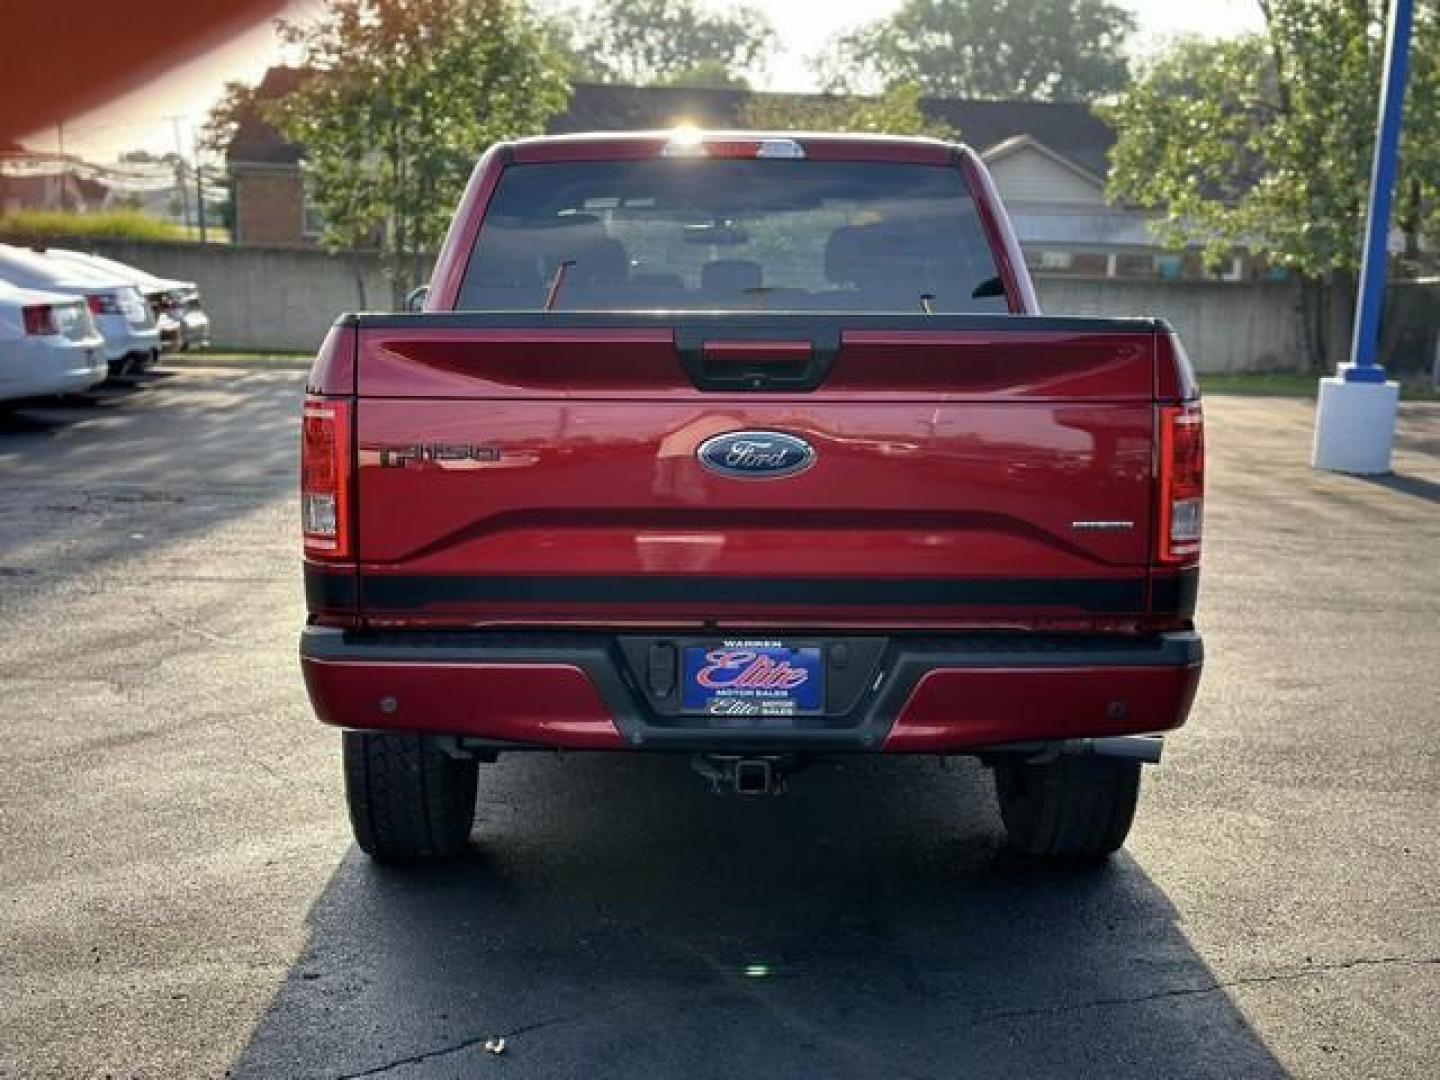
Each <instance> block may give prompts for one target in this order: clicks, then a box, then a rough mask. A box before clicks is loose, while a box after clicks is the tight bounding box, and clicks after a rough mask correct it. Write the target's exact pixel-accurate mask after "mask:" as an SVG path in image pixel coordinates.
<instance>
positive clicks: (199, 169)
mask: <svg viewBox="0 0 1440 1080" xmlns="http://www.w3.org/2000/svg"><path fill="white" fill-rule="evenodd" d="M190 147H191V151H192V153H193V154H194V157H195V221H196V223H197V224H198V225H199V226H200V242H201V243H202V244H203V243H205V242H206V239H205V169H204V167H203V166H201V164H200V137H199V136H198V135H196V134H195V132H194V130H193V129H192V130H191V132H190Z"/></svg>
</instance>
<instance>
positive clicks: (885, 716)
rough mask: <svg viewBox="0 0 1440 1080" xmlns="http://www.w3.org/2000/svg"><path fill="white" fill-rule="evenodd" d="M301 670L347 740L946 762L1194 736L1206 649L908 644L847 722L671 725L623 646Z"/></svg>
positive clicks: (1114, 641) (524, 646)
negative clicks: (431, 738) (999, 750)
mask: <svg viewBox="0 0 1440 1080" xmlns="http://www.w3.org/2000/svg"><path fill="white" fill-rule="evenodd" d="M300 659H301V667H302V670H303V672H304V675H305V685H306V688H307V690H308V691H309V694H310V700H311V702H312V704H313V705H314V707H315V711H316V714H317V715H318V716H319V718H320V719H321V720H322V721H323V722H325V723H327V724H333V725H336V726H339V727H347V728H355V729H362V730H370V731H409V732H422V733H425V734H432V735H454V736H460V737H464V738H467V739H473V740H477V742H479V743H481V744H484V745H497V746H517V747H523V746H528V747H563V748H573V749H620V748H631V749H656V750H661V749H663V750H706V751H718V750H726V751H728V750H757V751H758V750H801V749H814V750H870V751H885V752H891V753H944V752H966V751H973V750H980V749H984V748H986V747H994V746H1001V745H1005V744H1010V743H1021V742H1035V741H1051V740H1061V739H1077V738H1093V737H1100V736H1109V735H1134V734H1149V733H1154V732H1161V731H1169V730H1172V729H1174V728H1177V727H1179V726H1180V725H1181V724H1183V723H1184V722H1185V718H1186V716H1187V715H1188V714H1189V711H1190V704H1191V702H1192V700H1193V699H1194V696H1195V689H1196V686H1197V684H1198V683H1199V679H1200V669H1201V664H1202V659H1203V650H1202V646H1201V642H1200V637H1199V635H1198V634H1195V633H1193V632H1183V633H1168V634H1159V635H1154V636H1150V637H1143V638H1130V637H1120V636H1100V635H1073V636H1041V635H998V634H992V635H980V634H976V635H968V636H957V637H946V638H935V637H895V638H891V639H890V640H889V641H887V642H886V643H885V646H884V650H883V655H882V657H881V659H880V660H879V663H878V667H877V670H876V677H875V679H874V680H873V681H872V682H871V683H870V685H869V687H868V689H867V690H866V691H865V692H864V693H863V694H862V695H861V696H860V698H859V699H858V701H857V702H856V704H855V706H854V707H853V708H852V709H851V711H850V712H849V713H847V714H846V715H844V716H830V717H825V718H823V719H822V718H808V719H803V720H794V719H788V718H787V719H780V720H771V721H766V722H765V725H766V726H757V723H758V722H757V721H754V720H747V721H743V722H742V721H736V720H735V719H732V718H724V717H675V716H669V717H667V716H663V715H661V714H660V712H658V711H657V710H656V709H655V708H653V707H652V704H651V702H650V701H649V700H648V698H647V694H646V692H645V691H644V690H643V689H642V673H639V672H636V671H633V670H632V669H631V667H630V666H629V665H628V663H627V661H626V659H625V650H624V649H623V648H622V646H621V642H620V640H619V639H617V638H616V637H615V636H614V635H608V634H586V633H574V634H570V633H567V634H550V633H503V632H492V631H447V632H418V631H416V632H388V633H357V632H351V631H345V630H339V629H332V628H327V627H307V628H306V629H305V631H304V633H303V634H302V636H301V641H300Z"/></svg>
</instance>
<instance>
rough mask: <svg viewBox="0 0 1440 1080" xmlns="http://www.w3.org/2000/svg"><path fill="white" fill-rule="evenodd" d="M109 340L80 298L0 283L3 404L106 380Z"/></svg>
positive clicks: (80, 388) (72, 391)
mask: <svg viewBox="0 0 1440 1080" xmlns="http://www.w3.org/2000/svg"><path fill="white" fill-rule="evenodd" d="M105 374H106V364H105V339H104V338H102V337H101V336H100V332H99V331H98V330H96V329H95V322H94V320H93V319H92V318H91V316H90V308H89V307H88V306H87V305H86V303H85V301H84V300H83V299H81V298H80V297H78V296H68V295H65V294H63V293H53V292H37V291H36V290H34V289H20V288H16V287H15V286H14V285H6V284H0V402H6V401H17V400H21V399H24V398H35V397H49V396H51V395H52V394H78V393H81V392H82V391H85V390H89V389H90V388H91V387H92V386H94V385H96V384H97V383H101V382H104V381H105Z"/></svg>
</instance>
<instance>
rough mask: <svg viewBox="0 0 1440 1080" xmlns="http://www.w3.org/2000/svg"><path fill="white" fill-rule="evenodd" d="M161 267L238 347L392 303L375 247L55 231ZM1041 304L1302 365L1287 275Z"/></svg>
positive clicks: (291, 345) (1238, 367)
mask: <svg viewBox="0 0 1440 1080" xmlns="http://www.w3.org/2000/svg"><path fill="white" fill-rule="evenodd" d="M55 243H56V244H57V245H61V246H65V247H72V248H78V249H82V250H90V251H95V252H97V253H98V254H101V255H108V256H110V257H112V258H115V259H119V260H121V261H122V262H126V263H130V264H131V265H134V266H138V267H141V268H142V269H145V270H148V271H149V272H150V273H152V274H156V275H158V276H160V277H172V278H179V279H182V280H185V281H195V282H198V283H199V285H200V288H201V290H202V291H203V292H204V295H205V306H206V309H207V310H208V311H209V313H210V319H211V324H212V327H213V330H212V332H213V335H214V340H215V343H216V344H217V345H219V346H230V347H232V348H240V349H260V350H263V349H276V350H302V351H308V350H312V349H314V348H315V347H316V346H317V345H318V344H319V342H320V341H321V339H322V338H323V337H324V336H325V332H326V330H327V329H328V328H329V326H330V324H331V323H332V322H333V321H334V319H335V316H336V315H338V314H340V313H341V312H345V311H360V310H369V311H383V310H389V309H392V307H393V302H392V291H391V287H390V282H389V279H388V278H387V277H386V275H385V273H384V270H383V268H382V265H381V261H380V259H379V258H378V256H376V255H375V253H373V252H363V253H359V254H347V255H330V254H327V253H325V252H323V251H318V250H309V249H303V248H267V247H250V246H228V245H219V244H211V245H204V244H188V243H139V242H131V241H113V240H112V241H93V242H92V241H74V240H72V241H69V242H65V241H62V240H58V239H57V240H56V241H55ZM1036 285H1037V288H1038V290H1039V293H1040V303H1041V307H1042V309H1043V310H1044V311H1045V312H1046V313H1047V314H1051V315H1102V316H1136V315H1159V316H1163V317H1165V318H1167V319H1169V320H1170V321H1171V323H1173V324H1174V326H1175V327H1176V329H1177V330H1179V332H1180V334H1181V335H1182V336H1183V338H1184V341H1185V346H1186V349H1187V350H1188V351H1189V353H1190V357H1191V359H1192V360H1193V361H1194V363H1195V365H1196V367H1197V368H1198V369H1199V370H1200V371H1202V372H1211V373H1214V372H1231V371H1276V370H1288V369H1299V368H1302V367H1303V363H1304V361H1303V356H1302V350H1301V345H1300V340H1299V334H1300V330H1299V323H1298V318H1297V315H1296V308H1297V305H1298V303H1299V290H1298V286H1296V285H1295V284H1294V283H1293V282H1289V283H1287V282H1267V283H1247V284H1230V283H1224V282H1189V281H1187V282H1149V281H1115V280H1092V279H1079V278H1051V277H1044V278H1040V279H1039V280H1038V281H1037V282H1036Z"/></svg>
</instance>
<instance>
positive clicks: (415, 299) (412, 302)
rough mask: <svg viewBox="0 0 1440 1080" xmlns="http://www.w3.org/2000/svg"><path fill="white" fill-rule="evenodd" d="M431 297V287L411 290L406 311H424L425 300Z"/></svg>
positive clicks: (424, 286) (406, 303) (420, 286)
mask: <svg viewBox="0 0 1440 1080" xmlns="http://www.w3.org/2000/svg"><path fill="white" fill-rule="evenodd" d="M429 295H430V286H429V285H417V286H415V288H413V289H411V290H410V295H408V296H407V297H405V310H406V311H424V310H425V298H426V297H427V296H429Z"/></svg>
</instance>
